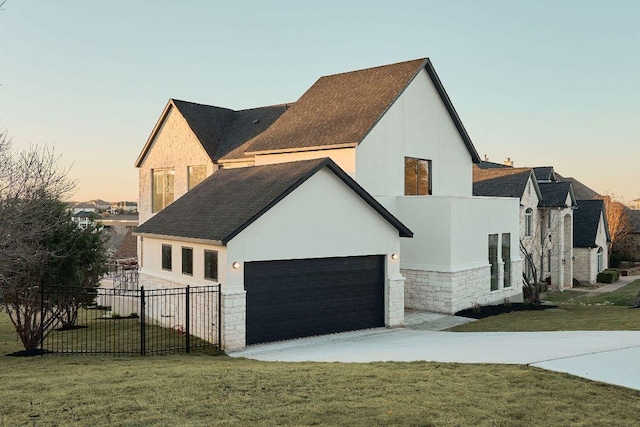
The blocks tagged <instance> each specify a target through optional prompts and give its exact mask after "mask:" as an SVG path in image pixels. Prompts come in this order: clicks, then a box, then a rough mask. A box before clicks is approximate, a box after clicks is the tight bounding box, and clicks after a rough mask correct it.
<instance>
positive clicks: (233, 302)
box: [127, 273, 247, 350]
mask: <svg viewBox="0 0 640 427" xmlns="http://www.w3.org/2000/svg"><path fill="white" fill-rule="evenodd" d="M138 283H139V285H140V286H144V288H145V289H146V290H151V289H171V288H184V287H185V286H184V285H183V284H181V283H176V282H173V281H171V280H166V279H161V278H158V277H154V276H149V275H146V274H144V273H141V274H140V275H139V278H138ZM221 292H222V295H221V297H222V298H221V300H222V301H221V304H222V307H221V308H222V325H221V326H222V343H221V345H220V346H221V348H222V349H224V350H237V349H241V348H244V346H245V332H246V307H247V304H246V292H245V291H241V292H228V293H227V292H225V290H224V289H221ZM200 297H202V298H204V297H205V296H204V295H202V296H200V295H198V294H197V293H195V294H192V295H191V298H192V299H191V308H190V309H191V312H192V313H198V314H199V315H201V316H203V317H204V319H207V321H210V320H213V321H214V323H215V325H216V329H215V330H213V331H211V328H210V327H209V325H205V324H204V323H203V322H204V319H198V318H195V319H193V321H192V324H191V331H192V334H193V335H195V336H198V337H200V338H203V339H206V340H209V341H211V340H213V341H216V340H217V332H218V330H217V328H218V327H220V325H218V324H217V323H218V312H217V307H216V309H215V310H213V311H211V312H209V308H208V307H209V306H208V305H205V301H204V300H203V301H200ZM183 306H184V296H183V295H181V296H175V297H166V298H165V299H164V300H163V305H162V307H161V310H162V311H160V310H158V309H157V308H155V307H153V300H152V299H149V300H147V310H146V313H147V318H149V319H150V320H153V321H154V322H155V323H156V324H160V325H163V326H165V327H169V328H170V327H173V326H174V325H173V324H172V323H175V320H173V318H172V317H171V312H172V310H173V307H183ZM181 311H182V312H183V311H184V308H182V309H181ZM165 312H166V313H165ZM127 314H128V313H127ZM199 325H201V326H199ZM208 331H211V332H212V334H214V336H213V337H210V336H206V335H207V332H208Z"/></svg>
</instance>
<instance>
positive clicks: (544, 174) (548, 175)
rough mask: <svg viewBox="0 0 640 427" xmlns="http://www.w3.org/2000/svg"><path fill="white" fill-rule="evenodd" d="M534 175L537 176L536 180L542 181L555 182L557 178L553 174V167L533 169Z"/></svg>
mask: <svg viewBox="0 0 640 427" xmlns="http://www.w3.org/2000/svg"><path fill="white" fill-rule="evenodd" d="M533 173H535V174H536V179H537V180H538V182H540V181H555V180H556V177H555V174H554V172H553V166H537V167H535V168H533Z"/></svg>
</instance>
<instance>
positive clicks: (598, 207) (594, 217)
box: [573, 200, 610, 248]
mask: <svg viewBox="0 0 640 427" xmlns="http://www.w3.org/2000/svg"><path fill="white" fill-rule="evenodd" d="M601 216H602V218H603V220H604V221H605V230H606V233H607V241H609V240H610V239H609V230H608V228H609V227H607V223H606V221H607V219H606V215H605V214H604V201H603V200H578V209H576V210H575V211H574V212H573V246H574V247H576V248H595V247H596V246H598V245H597V244H596V236H597V234H598V225H599V224H600V217H601Z"/></svg>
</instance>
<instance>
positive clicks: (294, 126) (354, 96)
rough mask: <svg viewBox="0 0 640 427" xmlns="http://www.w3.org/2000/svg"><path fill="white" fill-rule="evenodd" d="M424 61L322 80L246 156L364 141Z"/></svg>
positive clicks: (408, 62)
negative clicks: (251, 153) (250, 153)
mask: <svg viewBox="0 0 640 427" xmlns="http://www.w3.org/2000/svg"><path fill="white" fill-rule="evenodd" d="M426 63H427V60H426V59H417V60H413V61H407V62H401V63H398V64H391V65H385V66H381V67H375V68H368V69H365V70H359V71H352V72H348V73H342V74H335V75H331V76H325V77H321V78H320V79H319V80H318V81H317V82H316V83H315V84H314V85H313V86H311V88H309V90H307V92H305V93H304V94H303V95H302V97H301V98H300V99H299V100H298V101H297V102H296V103H295V104H294V105H293V106H292V107H291V108H290V109H289V110H288V111H287V112H286V113H285V114H283V115H282V117H280V119H279V120H277V121H276V122H275V123H274V124H273V125H272V126H271V127H270V128H269V129H267V130H266V131H265V132H263V133H262V134H260V135H259V136H257V137H256V138H254V140H253V141H251V143H250V145H249V147H248V148H247V151H248V152H259V151H270V150H286V149H299V148H309V147H324V146H334V145H340V144H357V143H360V142H361V141H362V140H363V139H364V137H365V136H366V135H367V133H368V132H369V131H370V130H371V128H372V127H373V126H374V125H375V124H376V123H377V121H378V120H379V119H380V117H382V115H383V114H384V113H385V111H386V110H387V109H388V108H389V107H390V106H391V105H392V103H393V102H394V101H395V100H396V98H397V97H398V96H399V95H400V94H401V93H402V91H403V90H404V89H405V88H406V87H407V85H408V84H409V83H410V82H411V80H413V78H414V77H415V76H416V75H417V74H418V72H419V71H420V70H421V69H423V68H424V66H425V65H426Z"/></svg>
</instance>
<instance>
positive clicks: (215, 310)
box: [41, 285, 221, 355]
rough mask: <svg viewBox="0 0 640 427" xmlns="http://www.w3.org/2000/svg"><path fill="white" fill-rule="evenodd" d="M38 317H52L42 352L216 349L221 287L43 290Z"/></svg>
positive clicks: (137, 352) (142, 352)
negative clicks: (51, 323)
mask: <svg viewBox="0 0 640 427" xmlns="http://www.w3.org/2000/svg"><path fill="white" fill-rule="evenodd" d="M41 313H42V316H43V317H44V316H46V315H47V314H46V313H49V315H50V316H54V317H55V321H54V323H53V328H52V329H51V330H50V331H48V333H47V331H44V330H43V331H42V336H41V338H42V340H41V349H42V350H43V352H46V353H55V354H112V355H151V354H170V353H181V352H187V353H188V352H191V351H212V350H217V349H219V348H220V342H221V328H220V326H221V314H220V287H219V285H213V286H202V287H186V288H168V289H144V287H142V288H140V289H122V288H117V287H114V288H102V287H101V288H68V287H64V288H42V295H41ZM52 313H55V314H52Z"/></svg>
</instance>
